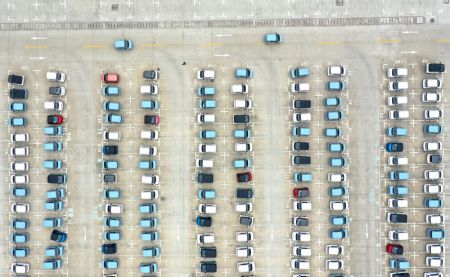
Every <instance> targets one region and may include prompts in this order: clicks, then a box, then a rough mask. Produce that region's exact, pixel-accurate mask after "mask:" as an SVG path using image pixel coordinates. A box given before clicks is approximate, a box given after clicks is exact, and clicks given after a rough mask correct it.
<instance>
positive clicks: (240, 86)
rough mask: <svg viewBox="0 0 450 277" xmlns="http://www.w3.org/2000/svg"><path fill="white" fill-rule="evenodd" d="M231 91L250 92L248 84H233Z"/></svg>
mask: <svg viewBox="0 0 450 277" xmlns="http://www.w3.org/2000/svg"><path fill="white" fill-rule="evenodd" d="M231 93H245V94H246V93H248V85H246V84H237V85H232V86H231Z"/></svg>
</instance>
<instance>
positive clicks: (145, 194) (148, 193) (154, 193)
mask: <svg viewBox="0 0 450 277" xmlns="http://www.w3.org/2000/svg"><path fill="white" fill-rule="evenodd" d="M158 197H159V192H158V190H156V189H153V190H143V191H141V199H142V200H152V199H158Z"/></svg>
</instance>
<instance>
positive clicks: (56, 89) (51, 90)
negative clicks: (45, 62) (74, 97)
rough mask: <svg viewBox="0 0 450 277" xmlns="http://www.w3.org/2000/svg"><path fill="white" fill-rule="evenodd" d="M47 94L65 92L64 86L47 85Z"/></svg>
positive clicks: (55, 94)
mask: <svg viewBox="0 0 450 277" xmlns="http://www.w3.org/2000/svg"><path fill="white" fill-rule="evenodd" d="M48 94H50V95H53V96H59V95H64V94H65V88H63V87H49V88H48Z"/></svg>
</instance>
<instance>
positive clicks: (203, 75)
mask: <svg viewBox="0 0 450 277" xmlns="http://www.w3.org/2000/svg"><path fill="white" fill-rule="evenodd" d="M215 78H216V73H215V72H214V70H212V69H200V70H199V71H197V79H198V80H211V81H212V80H214V79H215Z"/></svg>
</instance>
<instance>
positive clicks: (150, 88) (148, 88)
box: [139, 85, 159, 95]
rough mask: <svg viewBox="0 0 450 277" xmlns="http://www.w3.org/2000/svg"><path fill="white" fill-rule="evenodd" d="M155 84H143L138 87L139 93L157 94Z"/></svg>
mask: <svg viewBox="0 0 450 277" xmlns="http://www.w3.org/2000/svg"><path fill="white" fill-rule="evenodd" d="M158 90H159V89H158V86H157V85H143V86H141V87H140V89H139V91H140V93H141V94H149V95H157V94H158Z"/></svg>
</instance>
